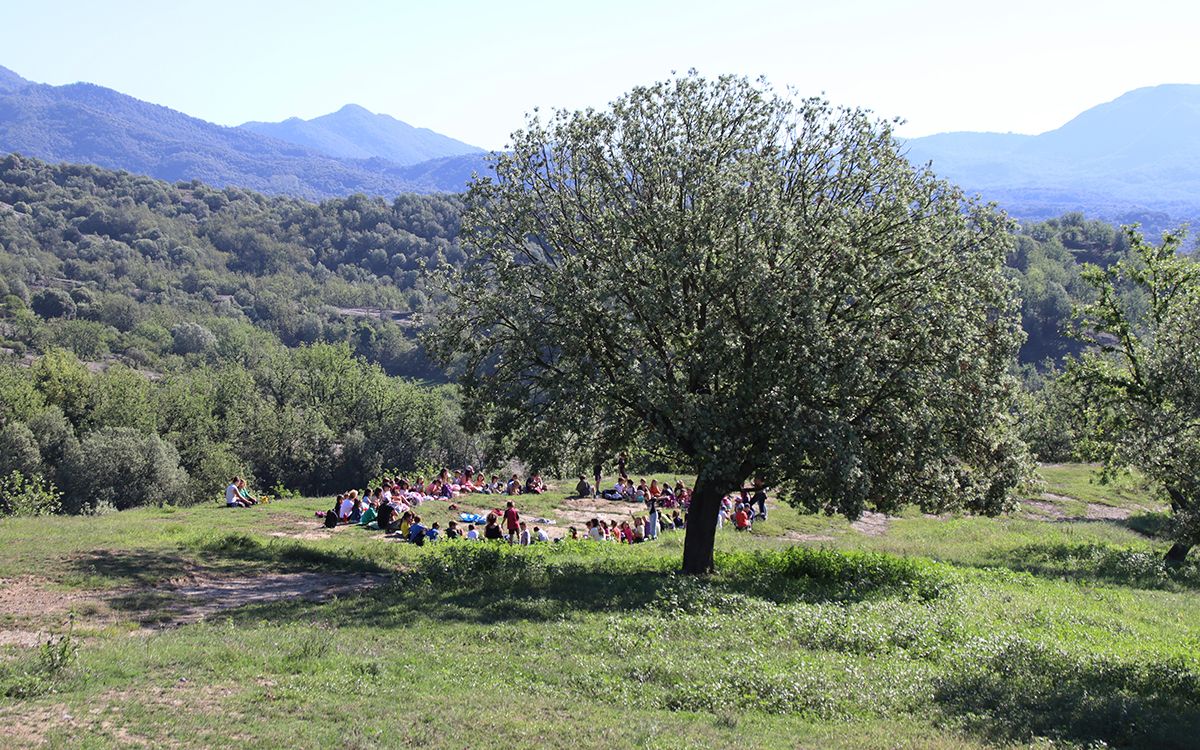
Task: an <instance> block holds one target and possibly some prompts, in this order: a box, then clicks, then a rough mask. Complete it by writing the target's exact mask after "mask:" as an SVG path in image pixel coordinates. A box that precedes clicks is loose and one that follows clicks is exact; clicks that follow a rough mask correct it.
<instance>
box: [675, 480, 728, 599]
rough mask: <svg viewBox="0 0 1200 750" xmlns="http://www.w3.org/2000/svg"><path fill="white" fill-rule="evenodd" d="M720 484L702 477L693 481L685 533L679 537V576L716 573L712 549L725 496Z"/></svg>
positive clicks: (722, 484) (722, 486) (723, 487)
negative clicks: (722, 499) (680, 572)
mask: <svg viewBox="0 0 1200 750" xmlns="http://www.w3.org/2000/svg"><path fill="white" fill-rule="evenodd" d="M725 489H726V487H725V486H724V483H722V482H714V481H713V480H711V479H706V478H704V477H703V476H702V477H700V478H698V479H697V480H696V488H695V489H694V490H693V491H692V504H691V506H690V507H689V508H688V514H687V532H686V533H685V535H684V537H683V572H684V573H687V574H689V575H698V576H703V575H709V574H710V573H713V572H715V571H716V566H715V565H714V564H713V545H714V543H715V542H716V537H717V512H718V511H719V510H720V508H721V498H722V497H724V495H725Z"/></svg>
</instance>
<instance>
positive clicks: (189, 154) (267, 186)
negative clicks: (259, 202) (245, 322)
mask: <svg viewBox="0 0 1200 750" xmlns="http://www.w3.org/2000/svg"><path fill="white" fill-rule="evenodd" d="M5 152H7V153H20V154H24V155H26V156H33V157H36V158H39V159H44V160H47V161H52V162H71V163H85V164H95V165H98V166H102V167H107V168H110V169H121V170H125V171H129V172H135V173H139V174H146V175H150V176H151V177H156V178H158V179H163V180H169V181H181V180H200V181H202V182H204V183H206V184H209V185H213V186H216V187H226V186H237V187H244V188H248V189H251V190H256V191H259V192H264V193H268V194H272V195H291V196H295V197H299V198H308V199H321V198H330V197H337V196H345V195H350V194H352V193H366V194H368V195H380V196H388V197H391V196H395V195H397V194H399V193H408V192H439V191H446V190H460V189H461V184H462V183H463V182H464V181H465V180H452V181H449V182H448V183H445V184H448V185H450V186H451V187H449V188H447V187H444V186H443V185H440V184H434V183H431V182H425V181H421V180H420V179H414V178H412V177H410V174H409V173H408V172H406V169H411V167H402V166H400V165H397V164H394V163H392V162H388V161H384V160H381V159H370V160H361V159H359V160H356V159H346V158H337V157H332V156H328V155H325V154H321V153H318V152H316V151H313V150H310V149H307V148H303V147H301V146H297V145H295V144H292V143H287V142H285V141H281V140H277V139H274V138H270V137H267V136H264V135H260V134H258V133H254V132H251V131H249V130H245V129H242V128H226V127H222V126H219V125H214V124H212V123H210V122H206V121H204V120H200V119H198V118H195V117H189V116H188V115H185V114H183V113H181V112H176V111H175V110H172V109H168V108H167V107H161V106H158V105H156V104H150V103H148V102H144V101H141V100H139V99H135V98H133V97H131V96H126V95H125V94H122V93H120V92H117V91H113V90H112V89H107V88H104V87H101V86H95V85H92V84H88V83H74V84H69V85H66V86H49V85H44V84H37V83H31V82H29V81H24V79H21V78H20V77H19V76H17V75H16V74H15V73H13V72H12V71H8V70H4V71H3V72H2V73H0V153H5ZM412 174H416V175H419V174H421V169H420V165H417V167H416V168H415V171H414V172H413V173H412Z"/></svg>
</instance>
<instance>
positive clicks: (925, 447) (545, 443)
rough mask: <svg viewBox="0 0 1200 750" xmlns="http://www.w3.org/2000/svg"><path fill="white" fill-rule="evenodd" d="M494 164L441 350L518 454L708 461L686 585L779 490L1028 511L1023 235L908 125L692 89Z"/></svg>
mask: <svg viewBox="0 0 1200 750" xmlns="http://www.w3.org/2000/svg"><path fill="white" fill-rule="evenodd" d="M494 167H495V176H494V177H487V178H482V179H478V180H476V181H475V182H474V183H473V184H472V186H471V188H470V190H469V193H468V203H469V207H468V210H467V213H466V215H465V218H464V222H465V223H464V232H465V238H466V240H467V244H468V246H469V258H468V262H467V263H466V264H465V265H464V266H463V267H461V268H460V269H457V270H453V271H448V274H449V278H448V279H447V282H448V283H447V284H446V287H445V290H446V292H447V294H448V296H449V299H450V304H449V307H448V310H447V311H446V312H444V313H443V314H442V315H441V316H440V321H439V325H438V326H437V328H436V334H435V335H434V337H433V339H432V343H433V344H434V346H435V348H436V349H437V350H438V351H439V352H440V353H441V355H442V356H443V358H445V359H446V360H447V361H450V360H451V359H452V358H453V359H454V361H455V362H456V364H457V365H458V366H459V367H460V368H461V372H462V382H463V385H464V390H465V393H466V395H467V398H468V403H469V405H468V407H467V413H469V414H479V413H490V414H492V415H493V416H492V418H491V424H490V426H491V428H492V429H493V430H495V431H497V432H502V433H505V435H506V437H508V438H509V439H511V440H512V442H511V443H509V445H512V446H513V447H514V449H515V451H516V452H517V453H518V454H523V455H525V456H526V457H530V458H533V459H534V460H546V459H547V458H548V457H549V456H551V455H553V454H554V453H555V452H556V451H557V452H559V454H560V455H561V454H562V453H567V452H574V455H582V454H585V453H586V452H587V451H586V450H582V451H581V450H580V448H581V447H584V448H586V445H587V444H591V445H593V446H610V445H620V444H622V443H624V442H627V441H630V440H632V439H635V438H651V442H653V443H655V444H658V445H661V446H663V447H665V448H667V449H669V450H671V451H673V452H674V453H676V454H677V455H682V456H684V457H686V458H687V460H689V461H690V462H692V463H693V465H694V468H695V470H696V472H697V479H696V486H695V489H694V494H693V499H692V506H691V510H690V513H689V516H688V528H687V537H686V541H685V544H684V561H683V567H684V570H685V571H687V572H692V573H704V572H709V571H711V570H712V569H713V542H714V534H715V529H716V523H717V513H718V505H719V502H720V499H721V497H722V495H723V494H724V493H726V492H728V491H730V490H732V489H734V488H736V487H739V486H741V484H742V483H743V482H744V481H746V480H747V479H748V478H750V477H753V476H760V475H761V476H763V477H765V478H767V479H768V481H770V482H771V483H772V484H773V485H775V486H777V487H784V488H786V489H787V491H788V493H789V498H790V499H791V500H792V501H793V502H796V503H798V504H803V505H804V506H806V507H808V508H812V509H824V510H826V511H828V512H838V513H844V514H845V515H847V516H849V517H857V516H859V515H860V514H861V513H862V512H863V511H864V510H865V509H868V508H874V509H877V510H881V511H893V510H895V509H897V508H899V507H900V506H902V505H904V504H906V503H916V504H919V505H920V506H921V507H923V508H925V509H927V510H932V511H942V510H946V509H950V508H967V509H970V510H974V511H981V512H986V513H994V512H998V511H1000V510H1002V509H1004V508H1006V507H1008V502H1009V500H1008V498H1009V494H1010V489H1011V488H1012V487H1013V486H1014V484H1015V483H1016V482H1017V481H1018V479H1019V478H1020V476H1021V474H1022V472H1023V470H1024V467H1025V464H1024V459H1023V455H1024V454H1023V452H1022V451H1021V449H1020V443H1019V441H1016V439H1015V438H1014V437H1013V431H1012V424H1011V416H1010V409H1011V403H1012V399H1013V395H1014V386H1013V382H1012V381H1011V380H1010V378H1009V377H1008V376H1007V375H1006V373H1007V372H1008V369H1009V367H1010V364H1011V363H1012V361H1013V357H1014V353H1015V351H1016V347H1017V346H1018V345H1019V342H1020V333H1019V330H1018V325H1017V317H1016V314H1015V311H1016V308H1015V301H1014V296H1013V290H1012V288H1011V287H1010V285H1009V284H1008V283H1006V282H1005V278H1004V274H1003V272H1002V261H1003V259H1004V256H1005V252H1006V250H1007V249H1008V247H1009V244H1010V242H1011V239H1010V235H1009V232H1008V230H1009V225H1008V222H1007V220H1006V219H1004V218H1003V217H1002V216H1001V215H998V214H997V213H996V212H994V211H993V210H992V209H990V208H988V207H985V206H980V205H977V204H975V203H973V202H970V201H965V200H964V199H963V197H962V195H961V193H960V192H959V191H958V190H957V189H956V188H954V187H953V186H951V185H949V184H947V183H945V182H942V181H940V180H938V179H936V178H935V176H934V175H933V174H931V173H930V172H929V171H928V170H924V169H914V168H913V167H912V166H910V165H909V163H908V162H907V161H906V160H905V158H904V156H903V155H902V154H901V153H900V149H899V147H898V144H897V142H896V140H895V139H894V137H893V135H892V131H891V128H890V125H889V123H886V122H881V121H878V120H876V119H874V118H873V117H871V116H870V115H869V114H868V113H865V112H863V111H859V110H849V109H834V108H832V107H831V106H830V105H829V104H828V103H827V102H824V101H821V100H817V99H808V100H803V101H795V100H792V99H790V98H787V97H784V96H781V95H779V94H777V93H775V92H774V91H773V90H772V89H771V88H770V87H769V86H767V85H766V84H765V83H763V82H761V81H750V80H747V79H745V78H740V77H722V78H719V79H715V80H711V79H705V78H703V77H701V76H699V75H697V74H695V73H692V74H688V75H686V76H682V77H679V78H676V79H673V80H670V81H666V82H662V83H658V84H655V85H652V86H649V87H643V88H636V89H633V90H632V91H630V92H629V93H628V94H626V95H624V96H622V97H620V98H619V99H617V100H616V101H615V102H613V103H612V104H611V106H609V107H608V108H606V109H605V110H603V111H594V110H587V111H582V112H574V113H569V112H565V111H558V112H555V113H554V114H553V115H552V116H551V117H550V118H549V119H548V120H545V121H544V120H543V119H541V118H540V117H539V116H538V115H534V116H531V117H530V119H529V122H528V124H527V127H526V128H525V129H524V130H521V131H519V132H517V133H515V134H514V135H513V144H512V149H511V151H510V152H508V153H505V154H503V155H501V156H499V157H497V159H496V162H495V165H494Z"/></svg>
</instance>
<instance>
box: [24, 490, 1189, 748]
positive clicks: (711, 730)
mask: <svg viewBox="0 0 1200 750" xmlns="http://www.w3.org/2000/svg"><path fill="white" fill-rule="evenodd" d="M1067 468H1068V469H1069V471H1067V472H1066V473H1067V474H1070V476H1059V475H1054V474H1053V472H1054V471H1057V467H1056V468H1054V469H1053V470H1049V474H1050V475H1053V476H1055V477H1056V478H1055V479H1053V480H1051V476H1050V475H1048V476H1047V483H1048V485H1049V484H1054V485H1056V486H1059V487H1067V486H1072V487H1074V485H1075V484H1078V481H1076V480H1077V479H1078V477H1079V476H1082V475H1083V473H1084V472H1085V471H1086V470H1085V469H1080V468H1076V467H1067ZM1071 472H1074V474H1071ZM1072 483H1074V484H1072ZM1050 491H1052V492H1056V494H1062V495H1064V496H1069V497H1072V498H1079V500H1080V502H1099V501H1098V500H1096V499H1093V498H1094V497H1095V496H1094V495H1089V496H1087V499H1086V500H1085V499H1084V497H1083V496H1082V490H1080V489H1079V488H1078V487H1075V489H1074V490H1073V492H1075V493H1076V494H1069V493H1068V492H1067V491H1062V492H1059V491H1058V490H1050ZM521 500H522V502H521V505H522V506H523V507H524V509H525V510H526V514H527V515H535V514H543V515H549V514H550V513H551V512H552V511H553V510H554V509H555V508H556V507H557V506H558V504H559V503H561V501H562V495H561V494H551V495H547V496H543V497H541V498H538V499H537V500H536V505H535V504H533V503H529V502H525V500H526V498H522V499H521ZM1110 502H1111V504H1119V503H1129V504H1130V505H1139V506H1142V505H1145V506H1153V505H1154V503H1153V500H1152V499H1151V498H1148V497H1145V496H1136V495H1133V496H1129V497H1124V496H1122V497H1117V498H1113V499H1111V500H1110ZM326 504H327V503H326V501H325V500H299V501H287V502H285V503H281V504H278V505H272V506H270V507H266V508H256V509H251V510H249V511H227V510H225V509H222V508H217V507H212V506H210V507H203V508H189V509H146V510H139V511H131V512H126V513H122V514H117V515H111V516H103V517H100V518H93V519H75V518H61V519H60V518H54V519H15V520H8V521H4V522H0V577H6V578H7V577H13V576H19V575H27V574H29V573H30V572H33V573H36V574H37V575H39V576H40V577H41V578H44V579H45V581H46V585H47V586H54V587H59V588H61V589H62V590H64V591H86V590H88V589H92V590H101V591H103V590H107V589H112V588H114V587H127V589H128V590H135V591H143V592H145V591H151V592H152V591H153V590H154V585H155V584H156V583H158V582H160V581H163V580H168V579H170V578H173V577H175V576H178V575H181V574H183V573H185V572H192V573H195V572H196V571H197V570H200V571H204V572H205V573H217V574H226V573H231V572H241V573H269V572H279V571H295V570H316V571H331V572H332V571H389V572H392V573H393V575H392V577H391V579H390V582H389V583H384V584H378V585H373V586H370V587H364V590H363V591H362V592H361V593H359V594H356V595H349V596H344V597H342V598H338V599H333V600H330V601H326V602H324V603H313V602H305V601H300V600H287V601H273V602H267V603H261V604H252V605H248V606H244V607H240V608H237V609H232V610H228V611H226V612H224V613H222V614H220V615H217V616H214V617H210V618H209V619H208V620H207V621H205V622H201V623H197V624H192V625H185V626H181V627H175V628H168V629H164V630H154V631H140V630H138V629H137V627H136V625H129V626H127V627H124V628H120V627H116V628H114V627H111V626H110V627H105V628H91V629H89V627H88V623H87V622H86V620H87V617H85V616H81V617H79V618H77V619H78V620H79V622H78V624H77V631H76V636H75V638H74V639H73V641H72V642H73V643H74V644H76V645H77V651H74V652H73V653H65V654H64V653H62V652H63V651H64V650H63V649H62V648H59V650H58V652H54V651H53V650H47V649H41V650H37V649H32V650H31V649H19V648H9V649H8V655H7V658H3V659H0V696H7V697H0V727H8V729H3V730H0V732H8V733H9V734H7V735H6V734H3V733H0V744H4V745H5V746H17V747H19V746H23V744H30V745H32V744H34V743H36V742H43V743H44V746H46V747H87V748H107V747H124V746H130V745H138V744H144V745H147V746H161V745H170V746H178V747H211V746H237V747H251V748H257V747H261V748H271V747H280V746H288V747H302V748H306V747H312V748H317V747H349V748H390V747H435V748H440V747H447V748H449V747H454V748H460V747H485V748H486V747H496V748H500V747H506V748H507V747H513V746H520V745H527V746H537V747H564V748H565V747H570V748H591V747H596V748H600V747H604V748H612V747H641V748H692V747H696V748H701V747H702V748H713V747H738V748H742V747H746V748H775V747H787V748H794V747H807V748H897V747H912V748H976V747H998V746H1005V747H1008V746H1013V747H1039V748H1049V747H1080V748H1083V747H1099V746H1103V745H1104V744H1105V743H1106V744H1107V745H1108V746H1115V747H1147V748H1190V747H1195V738H1196V737H1197V736H1200V619H1198V618H1197V617H1196V613H1197V612H1198V611H1200V568H1198V567H1197V566H1196V565H1194V564H1192V565H1189V566H1185V567H1184V568H1183V569H1181V570H1175V571H1169V570H1166V569H1164V568H1162V567H1161V565H1159V564H1158V563H1157V559H1158V557H1159V556H1160V554H1161V551H1162V549H1163V548H1164V545H1165V542H1164V541H1163V540H1161V539H1158V538H1155V537H1153V536H1148V535H1146V534H1145V533H1142V531H1139V530H1138V528H1136V527H1135V526H1133V525H1131V524H1130V523H1129V522H1121V521H1102V522H1048V521H1038V520H1029V519H1024V518H1020V517H1013V518H1003V519H975V518H955V519H933V518H925V517H922V516H919V515H912V516H906V517H904V518H899V519H892V520H891V521H890V525H889V527H888V530H887V532H886V533H885V534H883V535H881V536H876V537H867V536H864V535H862V534H859V533H858V532H856V531H853V530H852V529H850V528H849V526H848V525H847V524H846V523H845V522H844V521H843V520H837V519H825V518H814V517H808V516H802V515H800V514H798V513H796V512H795V511H793V510H790V509H783V508H778V509H773V510H772V515H771V518H770V520H769V521H768V522H767V523H765V524H760V525H758V526H757V527H756V529H755V533H754V534H752V535H742V534H735V533H733V532H731V531H726V532H723V533H722V534H721V535H720V537H719V541H718V550H719V552H718V555H719V556H718V567H719V570H720V572H719V573H718V574H717V575H716V576H714V577H712V578H711V579H708V580H694V579H690V578H687V577H682V576H679V575H677V574H676V572H675V571H676V569H677V567H678V562H679V557H680V554H681V543H682V535H681V534H679V535H667V536H665V537H664V538H663V539H662V540H661V541H660V542H658V543H652V544H643V545H637V546H634V547H621V546H616V545H594V544H590V543H577V544H561V545H542V546H541V547H538V548H531V549H528V550H521V549H513V548H509V547H507V546H493V545H488V544H476V545H472V544H468V543H460V544H442V545H439V546H436V547H425V548H413V547H410V546H408V545H402V544H395V543H391V542H387V541H384V540H382V539H381V538H380V537H379V535H377V534H371V533H368V532H361V531H359V530H357V529H339V530H338V531H337V532H336V533H334V534H333V535H332V536H331V537H329V538H320V539H312V538H294V537H291V536H284V537H280V536H272V534H273V533H281V532H286V533H289V534H292V533H300V532H303V531H304V530H305V529H306V528H315V527H316V526H317V521H316V519H314V518H313V511H314V510H316V509H318V508H321V507H324V505H326ZM443 512H444V511H443ZM428 515H434V514H428ZM789 532H799V533H804V534H812V535H819V536H828V537H831V539H829V540H826V541H820V542H815V543H807V544H800V545H796V544H795V543H794V541H793V540H790V539H788V538H787V537H786V535H787V534H788V533H789ZM64 712H65V713H66V714H68V715H70V716H71V717H72V718H71V720H70V721H67V720H64V719H63V718H62V716H63V714H64ZM18 729H19V730H20V732H23V733H22V734H13V732H16V731H18Z"/></svg>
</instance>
